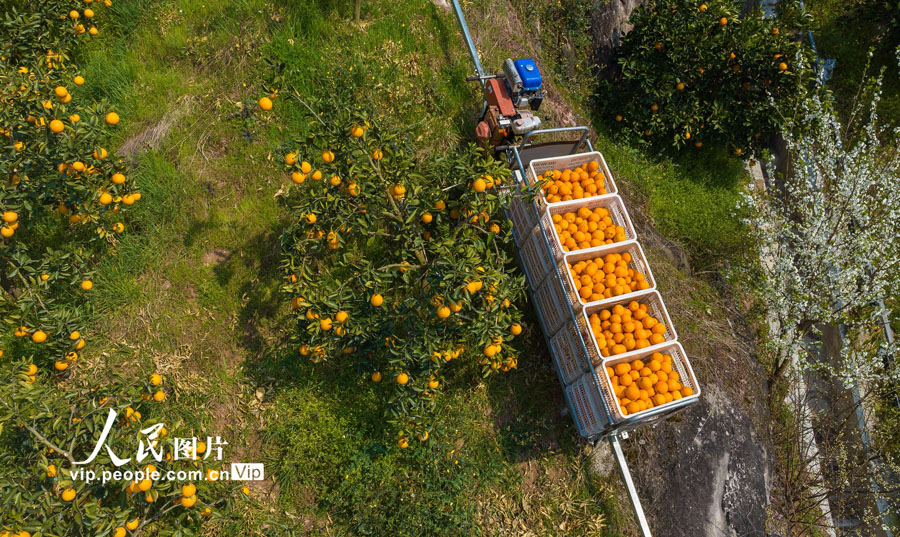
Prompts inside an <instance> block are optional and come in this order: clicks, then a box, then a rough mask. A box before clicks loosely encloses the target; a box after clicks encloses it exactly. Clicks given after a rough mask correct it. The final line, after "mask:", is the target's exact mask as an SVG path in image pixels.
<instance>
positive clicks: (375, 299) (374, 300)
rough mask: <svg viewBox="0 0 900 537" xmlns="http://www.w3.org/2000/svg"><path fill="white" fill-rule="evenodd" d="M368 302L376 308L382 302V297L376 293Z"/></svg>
mask: <svg viewBox="0 0 900 537" xmlns="http://www.w3.org/2000/svg"><path fill="white" fill-rule="evenodd" d="M369 303H370V304H372V305H373V306H375V307H376V308H377V307H378V306H381V305H382V304H384V297H383V296H381V295H380V294H377V293H376V294H374V295H372V298H370V299H369Z"/></svg>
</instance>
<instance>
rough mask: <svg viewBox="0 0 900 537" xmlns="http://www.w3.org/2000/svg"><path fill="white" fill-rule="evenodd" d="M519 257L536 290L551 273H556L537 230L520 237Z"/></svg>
mask: <svg viewBox="0 0 900 537" xmlns="http://www.w3.org/2000/svg"><path fill="white" fill-rule="evenodd" d="M519 255H520V256H521V258H522V264H524V265H525V271H526V272H527V273H528V277H529V281H530V283H531V285H532V286H533V287H535V288H537V287H538V286H539V285H540V284H541V283H542V282H543V281H544V279H545V278H546V277H547V275H548V274H550V273H551V272H555V271H556V268H555V267H556V264H555V263H554V262H553V258H551V257H550V252H549V251H547V247H546V246H545V245H544V237H543V236H542V235H541V232H540V230H538V228H536V227H535V228H532V229H531V231H530V232H529V233H528V235H526V236H524V237H522V244H521V245H520V246H519Z"/></svg>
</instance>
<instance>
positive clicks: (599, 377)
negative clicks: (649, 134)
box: [509, 152, 700, 438]
mask: <svg viewBox="0 0 900 537" xmlns="http://www.w3.org/2000/svg"><path fill="white" fill-rule="evenodd" d="M592 161H594V162H597V163H598V164H599V172H601V173H602V174H603V175H604V176H605V181H606V185H605V190H606V193H605V194H603V195H596V196H591V197H583V198H580V199H573V200H569V201H558V202H549V201H548V199H547V198H546V197H545V196H544V193H543V192H541V191H540V190H539V189H538V188H535V186H536V183H537V182H538V181H540V179H541V177H542V175H543V174H544V173H545V172H546V171H548V170H560V171H563V170H566V169H569V170H574V169H576V168H578V167H580V166H582V165H585V164H588V163H590V162H592ZM515 174H516V179H517V182H518V183H519V185H520V186H521V187H523V189H522V190H520V191H518V192H517V193H516V194H515V195H514V196H513V200H512V203H511V205H510V208H509V217H510V219H511V220H512V223H513V231H514V236H515V240H516V246H517V248H518V250H519V255H520V258H521V261H522V265H523V267H524V269H525V272H526V276H527V278H528V283H529V285H530V287H531V292H532V297H533V300H534V303H535V306H536V309H537V311H538V315H539V318H540V320H541V324H542V328H543V330H544V333H545V335H546V337H547V341H548V343H549V346H550V349H551V351H552V353H553V358H554V362H555V364H556V368H557V371H558V373H559V377H560V381H561V382H562V384H563V386H564V389H565V392H566V398H567V400H568V402H569V406H570V408H571V409H572V412H573V414H574V417H575V423H576V425H577V426H578V430H579V432H580V433H581V435H582V436H585V437H588V438H591V437H595V436H597V435H599V434H602V433H604V432H605V431H608V430H610V429H613V428H617V427H621V426H623V425H630V424H635V423H639V422H643V421H649V420H654V419H658V418H660V417H662V416H665V415H666V414H668V413H670V412H672V411H675V410H677V409H678V408H681V407H683V406H685V405H686V404H687V403H689V402H692V400H695V399H696V398H698V397H699V395H700V388H699V385H698V384H697V379H696V377H695V376H694V372H693V370H692V369H691V366H690V362H689V361H688V358H687V356H686V355H685V353H684V349H683V348H682V346H681V344H680V343H679V342H678V336H677V334H676V332H675V328H674V327H673V326H672V322H671V319H670V318H669V314H668V312H667V311H666V307H665V304H664V303H663V300H662V297H661V296H660V294H659V293H658V292H657V291H656V280H655V279H654V278H653V274H652V272H651V270H650V266H649V265H648V263H647V259H646V257H645V255H644V250H643V249H642V248H641V245H640V244H639V243H638V241H637V237H636V235H635V232H634V226H633V225H632V222H631V219H630V218H629V216H628V211H627V210H626V209H625V205H624V203H623V202H622V198H621V197H619V196H618V191H617V189H616V185H615V182H614V181H613V178H612V174H610V172H609V168H608V167H607V165H606V161H605V160H604V159H603V155H602V154H600V153H599V152H590V153H578V154H575V155H568V156H563V157H554V158H546V159H538V160H533V161H531V163H530V165H529V167H528V170H527V173H526V175H525V176H524V177H523V176H522V174H521V173H520V171H518V170H517V171H516V172H515ZM525 187H527V190H531V191H533V192H535V194H534V195H531V196H530V195H528V193H527V191H526V188H525ZM532 198H533V199H532ZM582 207H587V208H588V209H591V210H593V209H595V208H597V207H603V208H605V209H607V211H608V214H609V217H610V218H611V219H612V221H613V224H614V225H618V226H621V227H623V228H624V229H625V239H626V240H624V241H620V242H614V243H612V244H604V245H601V246H594V247H590V248H585V249H580V250H574V251H568V252H567V251H566V249H565V248H564V247H563V244H562V243H561V242H560V239H559V237H558V235H557V233H556V228H555V227H554V222H553V217H554V215H556V214H565V213H570V212H577V211H578V209H580V208H582ZM626 252H627V253H628V254H629V255H630V262H629V264H628V267H629V268H632V269H634V270H635V271H637V272H640V273H641V274H643V275H644V281H646V282H647V285H646V286H645V287H646V288H645V289H642V290H638V291H635V292H626V293H624V294H620V295H618V296H612V297H610V298H603V299H602V300H597V301H593V302H586V301H585V300H584V299H582V297H581V296H580V295H579V293H578V292H577V291H576V287H575V282H574V281H573V279H572V276H571V274H570V270H569V266H570V264H574V263H577V262H579V261H586V260H590V259H595V258H598V257H604V256H606V255H607V254H610V253H618V254H624V253H626ZM629 291H630V290H629ZM632 301H636V302H637V303H638V304H646V306H647V310H648V313H649V314H650V315H652V316H653V317H655V318H656V319H658V320H659V321H660V322H661V323H664V324H665V327H666V330H665V334H663V336H664V341H663V342H661V343H657V344H652V345H650V346H648V347H644V348H642V349H633V350H629V351H627V352H624V353H620V354H616V355H612V356H609V355H608V354H609V353H608V352H607V353H605V354H607V356H604V355H603V354H604V353H602V352H601V350H600V348H599V346H598V343H597V339H596V337H595V336H594V333H593V331H592V330H591V326H590V323H589V321H588V319H589V318H590V316H591V314H593V313H595V312H598V311H601V310H605V309H610V308H612V307H614V306H615V305H617V304H622V305H627V304H629V303H630V302H632ZM656 352H659V353H661V354H664V355H669V356H671V357H672V370H673V371H676V372H677V373H678V378H679V379H680V382H681V383H682V384H683V386H686V387H689V388H690V389H691V390H692V391H693V393H692V394H691V395H690V396H687V397H682V398H681V399H679V400H677V401H673V402H671V403H664V404H659V405H656V406H654V407H652V408H648V409H646V410H643V411H639V412H635V413H626V412H623V411H622V409H620V407H619V404H618V402H617V398H616V394H615V393H614V390H615V388H614V385H613V382H612V380H611V378H610V376H609V375H608V374H607V371H608V370H607V368H608V367H615V365H616V364H618V363H621V362H629V363H632V362H634V361H635V360H642V361H645V362H646V361H648V360H647V359H648V358H649V357H650V356H651V355H653V353H656Z"/></svg>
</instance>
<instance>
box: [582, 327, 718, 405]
mask: <svg viewBox="0 0 900 537" xmlns="http://www.w3.org/2000/svg"><path fill="white" fill-rule="evenodd" d="M654 352H659V353H662V354H668V355H670V356H671V357H672V369H673V370H675V371H677V372H678V377H679V380H680V381H681V383H682V384H683V385H684V386H687V387H689V388H691V389H692V390H693V391H694V393H693V394H691V395H689V396H687V397H682V398H681V399H677V400H674V401H672V402H670V403H666V404H663V405H659V406H656V407H653V408H648V409H647V410H642V411H640V412H635V413H634V414H629V415H628V416H623V415H622V410H621V408H619V403H618V400H617V399H616V395H615V392H614V391H613V387H612V380H611V379H610V378H609V374H608V373H607V371H606V368H607V367H614V366H615V365H616V364H619V363H622V362H633V361H634V360H642V361H645V362H646V361H647V360H646V358H647V357H649V356H650V355H651V354H653V353H654ZM595 373H596V374H597V377H598V378H599V379H600V388H601V392H602V396H603V399H604V400H605V401H606V407H607V408H608V409H609V410H610V417H611V419H612V420H613V422H620V421H623V420H625V419H626V418H628V419H634V418H638V417H641V416H647V417H656V416H657V415H659V414H661V413H663V414H664V413H666V412H665V410H666V409H671V410H673V411H674V410H676V409H677V408H671V407H673V406H675V404H676V403H679V407H680V406H684V404H685V402H688V401H692V400H695V399H698V398H699V397H700V384H699V383H698V382H697V377H696V376H695V375H694V370H693V368H691V363H690V361H689V360H688V358H687V355H686V354H685V352H684V348H683V347H682V346H681V344H680V343H678V342H677V341H674V342H671V343H665V344H663V345H660V346H658V348H656V349H652V350H651V349H650V348H646V349H641V350H639V351H631V352H628V353H625V354H621V355H619V356H616V357H613V358H607V359H606V360H604V361H603V363H602V364H600V365H598V366H597V367H596V369H595Z"/></svg>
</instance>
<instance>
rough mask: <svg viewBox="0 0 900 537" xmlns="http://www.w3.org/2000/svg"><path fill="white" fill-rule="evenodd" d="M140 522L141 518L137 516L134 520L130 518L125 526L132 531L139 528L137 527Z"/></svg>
mask: <svg viewBox="0 0 900 537" xmlns="http://www.w3.org/2000/svg"><path fill="white" fill-rule="evenodd" d="M140 523H141V520H140V519H139V518H135V519H134V520H129V521H128V522H126V523H125V527H126V528H128V529H130V530H131V531H134V530H136V529H137V527H138V525H139V524H140Z"/></svg>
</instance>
